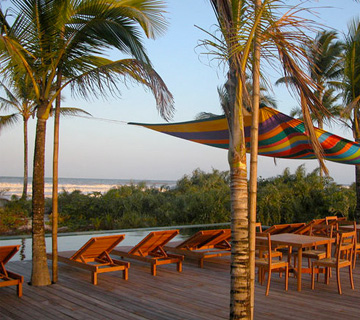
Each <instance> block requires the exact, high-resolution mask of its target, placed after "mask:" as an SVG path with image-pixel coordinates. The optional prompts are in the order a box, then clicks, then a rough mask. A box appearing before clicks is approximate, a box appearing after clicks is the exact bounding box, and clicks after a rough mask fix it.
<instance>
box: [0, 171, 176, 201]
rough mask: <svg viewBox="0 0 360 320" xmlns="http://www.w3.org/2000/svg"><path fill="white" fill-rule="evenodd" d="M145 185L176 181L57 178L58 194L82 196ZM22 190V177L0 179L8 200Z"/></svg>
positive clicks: (48, 182)
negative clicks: (63, 191)
mask: <svg viewBox="0 0 360 320" xmlns="http://www.w3.org/2000/svg"><path fill="white" fill-rule="evenodd" d="M143 182H144V183H145V184H146V185H147V186H149V187H155V188H160V187H161V186H168V187H173V186H175V185H176V181H172V180H130V179H88V178H59V192H61V191H62V190H66V191H68V192H72V191H74V190H80V191H81V192H83V193H84V194H88V193H92V192H101V193H105V192H106V191H108V190H109V189H111V188H113V187H116V186H122V185H130V184H139V183H143ZM22 188H23V178H22V177H1V176H0V196H1V197H3V198H7V199H9V198H10V197H11V196H12V195H17V196H21V194H22ZM31 191H32V178H31V177H30V178H29V179H28V195H29V196H31ZM51 193H52V179H51V178H45V196H46V197H51Z"/></svg>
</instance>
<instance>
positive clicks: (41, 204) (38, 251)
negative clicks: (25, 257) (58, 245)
mask: <svg viewBox="0 0 360 320" xmlns="http://www.w3.org/2000/svg"><path fill="white" fill-rule="evenodd" d="M40 107H41V106H40ZM38 112H39V111H38ZM45 134H46V120H45V119H43V118H41V117H39V116H38V120H37V125H36V138H35V151H34V169H33V187H32V189H33V196H32V219H33V221H32V274H31V283H32V285H34V286H45V285H49V284H50V275H49V269H48V266H47V259H46V246H45V226H44V214H45V199H44V173H45Z"/></svg>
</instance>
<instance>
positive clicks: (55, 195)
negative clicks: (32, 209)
mask: <svg viewBox="0 0 360 320" xmlns="http://www.w3.org/2000/svg"><path fill="white" fill-rule="evenodd" d="M56 81H57V83H56V86H57V89H59V88H60V86H61V72H60V71H59V72H58V75H57V80H56ZM60 104H61V94H60V93H59V95H58V96H57V98H56V105H55V117H54V150H53V189H52V282H53V283H56V282H57V281H58V241H57V237H58V215H59V213H58V183H59V130H60Z"/></svg>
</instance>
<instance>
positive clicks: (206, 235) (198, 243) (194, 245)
mask: <svg viewBox="0 0 360 320" xmlns="http://www.w3.org/2000/svg"><path fill="white" fill-rule="evenodd" d="M224 233H225V231H224V230H222V229H219V230H203V231H198V232H197V233H195V234H194V235H192V236H191V237H190V238H188V239H186V240H185V241H183V242H182V243H180V244H178V245H177V246H176V248H179V249H181V248H186V249H189V250H195V249H199V248H201V247H204V246H207V245H208V243H209V242H210V241H212V240H213V239H215V238H218V237H219V236H220V235H222V234H224Z"/></svg>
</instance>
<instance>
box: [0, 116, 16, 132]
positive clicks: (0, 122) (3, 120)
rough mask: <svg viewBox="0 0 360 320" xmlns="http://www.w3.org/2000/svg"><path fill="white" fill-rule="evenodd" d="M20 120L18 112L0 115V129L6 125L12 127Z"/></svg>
mask: <svg viewBox="0 0 360 320" xmlns="http://www.w3.org/2000/svg"><path fill="white" fill-rule="evenodd" d="M19 121H20V115H19V114H18V113H13V114H9V115H6V116H0V131H1V130H2V129H4V128H7V127H12V126H13V125H15V124H17V123H18V122H19Z"/></svg>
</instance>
